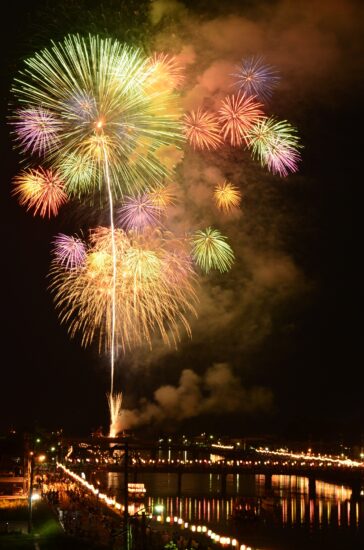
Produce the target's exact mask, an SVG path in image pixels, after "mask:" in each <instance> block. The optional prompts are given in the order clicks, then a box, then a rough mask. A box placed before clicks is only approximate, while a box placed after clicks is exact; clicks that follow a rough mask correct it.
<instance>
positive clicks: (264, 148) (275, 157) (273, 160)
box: [247, 117, 301, 176]
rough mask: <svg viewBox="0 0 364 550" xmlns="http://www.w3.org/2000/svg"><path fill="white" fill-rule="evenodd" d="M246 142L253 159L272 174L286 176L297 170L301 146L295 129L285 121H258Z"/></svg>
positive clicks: (265, 119)
mask: <svg viewBox="0 0 364 550" xmlns="http://www.w3.org/2000/svg"><path fill="white" fill-rule="evenodd" d="M247 141H248V146H249V148H250V149H251V151H252V155H253V157H254V158H257V159H258V160H259V162H260V163H261V164H262V165H263V166H267V167H268V169H269V170H271V172H273V173H274V174H280V175H281V176H286V175H287V174H288V173H289V172H295V171H296V170H297V169H298V163H299V161H300V158H301V157H300V153H299V148H300V147H301V145H300V143H299V138H298V135H297V131H296V129H295V128H294V127H293V126H292V125H291V124H289V123H288V122H287V121H286V120H283V121H277V120H276V119H275V118H273V117H270V118H264V119H262V120H260V121H259V122H258V123H257V124H256V125H254V126H253V127H252V128H251V129H250V131H249V133H248V137H247Z"/></svg>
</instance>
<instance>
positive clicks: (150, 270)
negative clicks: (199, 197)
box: [51, 228, 196, 350]
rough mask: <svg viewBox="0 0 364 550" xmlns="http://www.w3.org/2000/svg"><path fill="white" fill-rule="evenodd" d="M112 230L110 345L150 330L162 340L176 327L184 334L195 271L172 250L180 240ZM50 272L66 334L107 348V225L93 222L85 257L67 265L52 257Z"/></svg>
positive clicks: (136, 339) (125, 343)
mask: <svg viewBox="0 0 364 550" xmlns="http://www.w3.org/2000/svg"><path fill="white" fill-rule="evenodd" d="M114 236H115V259H116V264H117V270H116V273H117V276H116V284H115V296H116V299H115V305H116V315H115V339H116V347H117V348H119V347H120V348H122V349H125V348H127V347H128V348H130V347H132V346H133V345H140V344H143V343H149V344H151V339H152V335H153V334H154V333H159V334H160V335H161V337H162V339H163V341H164V342H166V343H171V342H176V341H177V339H178V338H179V334H180V330H181V327H184V329H185V330H186V331H187V333H188V334H190V328H189V324H188V321H187V313H188V314H191V313H195V309H194V304H195V303H196V294H195V290H194V283H195V274H194V271H193V268H192V267H191V263H190V259H189V258H188V257H187V256H186V255H183V254H178V253H177V250H182V249H183V248H185V245H184V243H180V244H179V242H180V240H179V239H178V238H176V237H174V236H172V235H171V234H169V233H164V232H161V231H160V230H150V231H147V232H143V233H138V232H133V231H130V232H125V231H123V230H122V229H115V234H114ZM172 258H173V262H172V261H171V260H172ZM51 276H52V284H51V289H52V291H53V293H54V299H55V303H56V308H57V310H58V311H59V315H60V320H61V322H63V323H66V324H67V325H68V327H69V333H70V335H71V336H72V337H73V336H75V335H76V334H77V333H79V334H81V342H82V345H84V346H87V345H89V344H91V343H92V342H93V341H98V344H99V348H100V350H101V349H110V340H111V337H112V330H111V323H112V315H111V311H112V310H111V302H112V299H113V298H112V288H113V255H112V236H111V230H110V229H109V228H98V229H97V230H95V231H93V232H92V233H91V235H90V246H89V248H88V250H87V257H86V261H85V262H84V264H83V265H82V266H81V267H80V268H79V269H77V270H67V269H66V268H65V267H64V266H63V265H62V264H61V263H60V262H59V261H57V259H55V260H54V261H53V264H52V270H51ZM177 279H178V281H179V284H178V285H176V280H177Z"/></svg>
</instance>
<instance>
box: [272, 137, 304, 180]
mask: <svg viewBox="0 0 364 550" xmlns="http://www.w3.org/2000/svg"><path fill="white" fill-rule="evenodd" d="M300 160H301V155H300V154H299V152H298V151H297V150H296V149H294V148H293V147H290V146H289V145H286V144H284V143H282V142H280V141H279V140H277V141H276V143H272V142H271V143H270V144H269V146H268V147H267V151H266V153H265V158H264V161H265V164H266V165H267V167H268V170H269V171H270V172H272V173H273V174H279V175H280V176H282V177H285V176H288V174H289V173H290V172H297V170H298V163H299V161H300Z"/></svg>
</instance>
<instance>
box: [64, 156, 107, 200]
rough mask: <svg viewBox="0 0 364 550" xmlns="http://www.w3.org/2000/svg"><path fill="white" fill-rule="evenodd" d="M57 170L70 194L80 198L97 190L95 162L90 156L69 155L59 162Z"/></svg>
mask: <svg viewBox="0 0 364 550" xmlns="http://www.w3.org/2000/svg"><path fill="white" fill-rule="evenodd" d="M58 169H59V173H60V174H61V175H62V178H63V180H64V182H65V188H66V191H68V192H70V194H73V195H77V196H78V197H82V195H83V194H84V193H85V191H87V192H90V193H91V192H92V191H94V190H95V189H97V184H98V179H97V162H96V161H95V159H94V158H93V157H92V156H91V155H89V156H85V155H81V154H77V153H70V154H69V155H67V156H65V157H63V158H61V159H60V160H59V163H58Z"/></svg>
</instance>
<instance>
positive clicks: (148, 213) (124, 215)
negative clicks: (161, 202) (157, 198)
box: [117, 194, 161, 230]
mask: <svg viewBox="0 0 364 550" xmlns="http://www.w3.org/2000/svg"><path fill="white" fill-rule="evenodd" d="M117 214H118V224H119V225H120V226H121V227H123V228H124V229H141V230H142V229H145V228H146V227H150V226H153V225H157V224H158V223H159V220H160V214H161V210H160V208H158V206H156V205H155V203H154V202H153V201H152V199H151V198H150V196H149V195H148V194H144V195H138V196H137V197H128V198H127V199H126V201H125V202H124V204H123V206H121V207H120V208H119V209H118V212H117Z"/></svg>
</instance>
